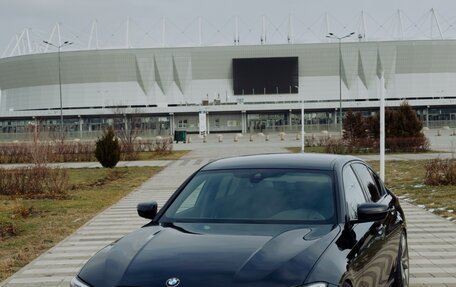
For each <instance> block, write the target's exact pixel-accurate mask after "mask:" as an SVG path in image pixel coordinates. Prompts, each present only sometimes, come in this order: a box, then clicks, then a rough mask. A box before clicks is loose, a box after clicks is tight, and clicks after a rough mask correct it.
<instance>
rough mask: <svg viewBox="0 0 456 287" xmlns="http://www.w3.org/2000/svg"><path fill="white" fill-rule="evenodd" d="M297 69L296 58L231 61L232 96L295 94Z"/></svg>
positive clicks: (296, 89) (297, 81)
mask: <svg viewBox="0 0 456 287" xmlns="http://www.w3.org/2000/svg"><path fill="white" fill-rule="evenodd" d="M298 67H299V65H298V57H277V58H242V59H233V88H234V94H235V95H263V94H290V93H291V94H296V93H298V86H299V69H298Z"/></svg>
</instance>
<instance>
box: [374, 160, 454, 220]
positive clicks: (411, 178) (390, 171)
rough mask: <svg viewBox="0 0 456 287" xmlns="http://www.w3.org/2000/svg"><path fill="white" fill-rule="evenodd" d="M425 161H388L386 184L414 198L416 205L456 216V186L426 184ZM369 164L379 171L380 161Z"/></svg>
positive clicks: (393, 189)
mask: <svg viewBox="0 0 456 287" xmlns="http://www.w3.org/2000/svg"><path fill="white" fill-rule="evenodd" d="M425 162H426V161H423V160H419V161H418V160H411V161H386V166H385V178H386V186H387V187H388V188H390V189H391V190H392V191H393V192H394V193H395V194H396V195H399V196H405V197H407V198H409V199H411V200H413V201H414V202H413V203H414V204H416V205H420V204H423V205H425V206H426V208H428V209H434V213H435V214H439V215H441V216H443V217H450V216H451V217H456V214H455V213H454V212H456V192H455V190H456V187H455V186H452V185H448V186H427V185H424V183H423V179H424V174H425V170H424V164H425ZM369 164H371V165H372V167H373V168H374V169H375V170H377V171H378V170H379V169H380V168H379V162H378V161H371V162H369ZM439 208H440V209H439ZM449 210H453V211H454V212H449Z"/></svg>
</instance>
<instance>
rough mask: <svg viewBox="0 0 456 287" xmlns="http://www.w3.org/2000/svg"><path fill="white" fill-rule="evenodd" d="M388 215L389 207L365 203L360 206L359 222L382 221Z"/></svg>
mask: <svg viewBox="0 0 456 287" xmlns="http://www.w3.org/2000/svg"><path fill="white" fill-rule="evenodd" d="M387 214H388V206H387V205H384V204H379V203H363V204H360V205H358V220H356V221H357V222H373V221H377V220H382V219H384V218H385V217H386V215H387Z"/></svg>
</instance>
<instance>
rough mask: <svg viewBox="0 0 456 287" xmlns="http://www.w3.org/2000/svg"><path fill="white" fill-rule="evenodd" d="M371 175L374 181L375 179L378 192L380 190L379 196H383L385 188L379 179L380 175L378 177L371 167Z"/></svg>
mask: <svg viewBox="0 0 456 287" xmlns="http://www.w3.org/2000/svg"><path fill="white" fill-rule="evenodd" d="M369 171H370V173H371V175H372V177H373V178H374V181H375V185H376V186H377V188H378V190H379V192H380V196H384V195H385V194H386V190H385V188H384V186H383V183H382V180H381V179H380V177H378V175H377V174H376V173H375V172H374V171H372V170H371V169H369Z"/></svg>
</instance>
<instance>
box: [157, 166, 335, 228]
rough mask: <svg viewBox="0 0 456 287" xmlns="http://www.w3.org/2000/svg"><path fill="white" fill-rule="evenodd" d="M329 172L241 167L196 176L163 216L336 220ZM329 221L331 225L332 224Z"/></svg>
mask: <svg viewBox="0 0 456 287" xmlns="http://www.w3.org/2000/svg"><path fill="white" fill-rule="evenodd" d="M334 198H335V197H334V188H333V179H332V174H331V173H330V172H323V171H302V170H283V169H280V170H279V169H241V170H220V171H207V172H200V173H199V174H197V175H196V176H195V177H194V178H193V179H192V180H191V181H190V182H189V184H187V186H186V187H185V188H184V190H182V192H181V193H180V194H179V195H178V197H177V198H176V199H175V201H174V202H173V203H172V204H171V205H170V206H169V208H168V210H166V212H165V213H164V218H166V219H168V220H194V221H205V220H218V221H230V220H231V221H233V220H234V221H239V220H255V221H265V222H266V221H289V220H292V221H295V220H298V221H315V222H319V221H331V222H332V221H333V220H334V219H335V214H336V212H335V202H334ZM328 223H329V222H328Z"/></svg>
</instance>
